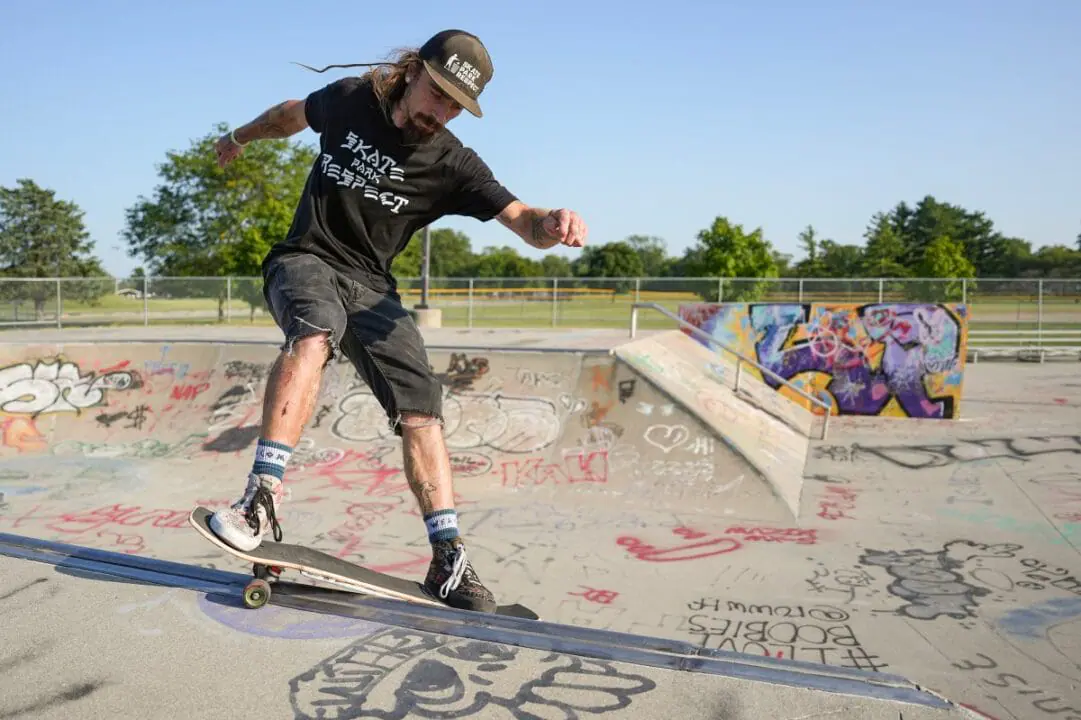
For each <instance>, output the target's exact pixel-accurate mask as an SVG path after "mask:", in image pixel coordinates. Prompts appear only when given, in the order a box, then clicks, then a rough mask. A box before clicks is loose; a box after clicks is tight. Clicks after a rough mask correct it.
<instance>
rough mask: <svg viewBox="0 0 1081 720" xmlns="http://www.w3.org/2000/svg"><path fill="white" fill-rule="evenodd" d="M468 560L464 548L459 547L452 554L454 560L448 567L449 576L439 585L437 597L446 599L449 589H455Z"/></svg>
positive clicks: (460, 581) (463, 573) (462, 575)
mask: <svg viewBox="0 0 1081 720" xmlns="http://www.w3.org/2000/svg"><path fill="white" fill-rule="evenodd" d="M468 563H469V560H468V559H467V558H466V556H465V548H464V547H459V548H458V549H457V551H456V553H455V555H454V562H453V563H452V564H451V567H450V577H448V578H447V579H446V580H445V581H443V584H442V585H440V586H439V597H440V598H442V599H444V600H446V599H447V596H448V595H450V593H451V591H453V590H457V589H458V586H459V585H461V583H462V577H464V576H465V573H466V569H467V568H468Z"/></svg>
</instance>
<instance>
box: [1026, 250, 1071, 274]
mask: <svg viewBox="0 0 1081 720" xmlns="http://www.w3.org/2000/svg"><path fill="white" fill-rule="evenodd" d="M1028 266H1029V268H1030V269H1031V270H1032V271H1033V273H1032V274H1034V275H1035V276H1037V277H1044V278H1077V277H1081V251H1078V250H1074V249H1073V248H1069V247H1066V246H1065V245H1047V246H1045V247H1042V248H1040V249H1039V250H1038V251H1036V253H1035V254H1033V255H1032V257H1031V258H1030V259H1029V261H1028Z"/></svg>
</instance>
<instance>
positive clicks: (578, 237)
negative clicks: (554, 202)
mask: <svg viewBox="0 0 1081 720" xmlns="http://www.w3.org/2000/svg"><path fill="white" fill-rule="evenodd" d="M497 217H498V218H499V222H501V223H503V225H505V226H506V227H508V228H510V229H511V230H513V231H514V233H515V234H517V235H518V237H520V238H522V239H523V240H525V241H526V242H527V243H528V244H530V245H532V246H533V247H535V248H540V249H541V250H547V249H548V248H551V247H555V246H556V245H558V244H560V243H562V244H563V245H567V246H569V247H582V246H583V245H585V242H586V236H587V235H588V234H589V230H588V229H587V228H586V224H585V222H584V221H583V220H582V218H581V217H580V216H579V215H578V213H576V212H574V211H573V210H564V209H560V210H548V209H547V208H539V207H530V206H529V205H526V204H525V203H523V202H520V201H518V200H515V201H514V202H512V203H511V204H510V205H508V206H507V207H506V208H504V209H503V212H501V213H499V215H498V216H497Z"/></svg>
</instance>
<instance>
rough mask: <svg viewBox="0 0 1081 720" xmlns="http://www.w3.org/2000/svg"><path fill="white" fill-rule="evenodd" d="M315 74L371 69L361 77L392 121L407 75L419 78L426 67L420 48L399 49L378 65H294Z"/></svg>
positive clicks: (403, 91) (402, 93) (403, 92)
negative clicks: (335, 69)
mask: <svg viewBox="0 0 1081 720" xmlns="http://www.w3.org/2000/svg"><path fill="white" fill-rule="evenodd" d="M294 64H296V65H300V66H301V67H303V68H307V69H308V70H311V71H313V72H317V73H323V72H326V71H327V70H329V69H330V68H336V67H337V68H349V67H370V68H371V70H369V71H368V72H366V73H364V74H363V75H361V80H366V81H369V82H371V84H372V90H373V91H374V92H375V97H376V99H377V100H378V102H379V107H380V108H381V109H382V110H383V114H384V115H385V116H386V117H387V119H388V120H389V119H390V116H391V113H392V112H393V110H394V106H395V104H397V102H398V101H399V100H401V99H402V96H403V95H404V94H405V88H406V82H405V78H406V76H407V75H412V76H413V77H417V76H418V75H419V74H420V72H421V70H422V69H423V67H424V65H423V62H422V61H421V59H420V49H419V48H411V47H407V48H398V49H396V50H394V51H392V52H391V53H390V55H389V56H388V59H387V60H385V61H384V62H378V63H352V64H349V65H327V66H326V67H324V68H321V69H318V70H317V69H315V68H313V67H309V66H308V65H304V64H303V63H294Z"/></svg>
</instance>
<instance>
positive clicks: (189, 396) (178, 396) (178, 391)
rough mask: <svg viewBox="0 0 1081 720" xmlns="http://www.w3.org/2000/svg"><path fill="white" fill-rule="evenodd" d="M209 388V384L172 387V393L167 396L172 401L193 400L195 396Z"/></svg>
mask: <svg viewBox="0 0 1081 720" xmlns="http://www.w3.org/2000/svg"><path fill="white" fill-rule="evenodd" d="M209 387H210V383H199V384H198V385H174V386H173V392H172V394H171V395H170V396H169V397H171V398H172V399H173V400H194V399H195V398H196V396H197V395H198V394H199V393H201V392H203V391H204V390H206V389H207V388H209Z"/></svg>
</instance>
